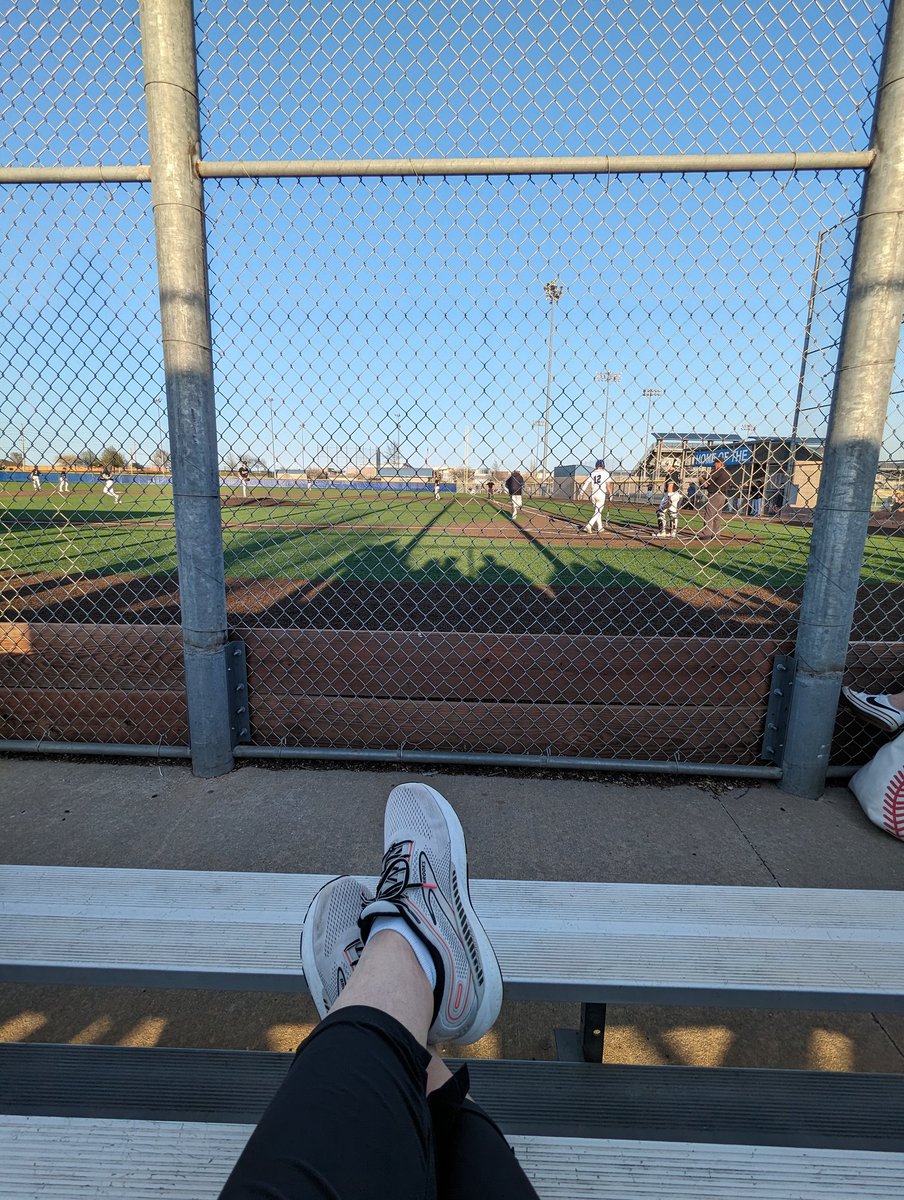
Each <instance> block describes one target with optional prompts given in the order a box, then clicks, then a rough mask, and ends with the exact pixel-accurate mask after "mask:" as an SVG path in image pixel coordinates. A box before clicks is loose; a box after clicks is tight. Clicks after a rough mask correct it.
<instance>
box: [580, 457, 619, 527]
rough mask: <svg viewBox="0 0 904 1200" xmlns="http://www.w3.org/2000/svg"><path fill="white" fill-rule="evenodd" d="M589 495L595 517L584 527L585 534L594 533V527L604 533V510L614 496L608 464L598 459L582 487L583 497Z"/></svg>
mask: <svg viewBox="0 0 904 1200" xmlns="http://www.w3.org/2000/svg"><path fill="white" fill-rule="evenodd" d="M585 494H587V495H589V496H590V502H591V503H592V505H593V516H592V517H591V518H590V520H589V521H588V522H587V524H586V525H585V526H584V532H585V533H593V527H594V525H595V526H596V528H597V531H598V532H599V533H602V532H603V509H604V508H605V507H606V501H607V500H608V499H609V497H610V496H611V495H612V476H611V475H610V474H609V472H608V471H607V470H606V464H605V463H604V462H603V460H602V459H601V458H598V459H597V460H596V462H595V463H594V464H593V470H592V471H591V472H590V474H589V475H588V476H587V478H586V479H585V480H584V482H583V484H582V485H581V495H582V496H583V495H585Z"/></svg>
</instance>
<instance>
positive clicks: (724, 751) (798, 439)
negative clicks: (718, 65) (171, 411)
mask: <svg viewBox="0 0 904 1200" xmlns="http://www.w3.org/2000/svg"><path fill="white" fill-rule="evenodd" d="M858 195H859V181H858V180H857V179H856V178H853V177H851V176H847V175H837V176H835V175H824V174H823V175H818V176H817V175H810V176H795V177H785V178H774V177H771V176H759V177H758V176H749V177H747V176H745V177H736V176H732V177H727V176H710V177H706V178H702V179H701V178H697V179H691V178H683V177H662V178H652V177H640V178H637V177H617V178H614V179H611V180H608V181H607V180H605V179H599V178H589V179H588V178H586V177H580V178H571V179H564V180H563V179H551V178H547V179H523V178H522V179H511V180H505V181H503V182H500V181H498V180H479V181H478V180H444V181H429V182H427V181H408V180H382V181H366V182H355V183H349V182H339V181H322V182H311V181H302V182H294V181H293V182H270V181H268V182H258V183H244V184H242V185H241V186H239V187H236V186H235V185H234V184H232V183H231V182H230V183H224V184H218V185H214V186H212V187H210V188H209V190H208V210H209V216H210V224H211V265H212V276H213V279H214V284H213V311H214V335H215V347H216V355H217V369H218V374H219V383H218V392H219V396H220V405H221V407H220V437H221V443H222V447H223V457H224V460H225V461H227V462H228V463H231V464H232V465H233V466H235V465H237V464H238V463H239V462H240V461H244V462H246V463H247V464H250V466H251V467H252V468H253V474H254V479H253V482H252V484H251V486H250V487H248V488H246V489H245V490H246V491H247V492H248V495H247V496H241V495H239V494H238V493H236V492H234V494H233V495H232V496H229V497H227V499H226V502H225V503H226V507H225V510H224V521H225V528H226V543H227V570H228V574H229V577H230V612H231V617H232V620H233V622H234V623H235V624H236V625H238V626H242V629H243V635H244V636H245V637H246V640H248V641H249V644H250V646H251V647H252V662H254V654H253V650H254V648H255V647H258V648H259V651H260V654H261V658H260V661H259V663H258V671H259V672H262V671H263V670H264V669H265V670H266V679H267V691H268V693H270V694H269V695H268V696H267V698H266V700H265V702H264V704H263V705H262V704H261V702H260V696H259V697H258V701H257V704H256V722H255V725H256V731H257V736H258V738H259V739H261V740H263V741H268V742H280V741H285V740H288V741H290V742H292V741H295V740H299V741H306V740H310V739H311V738H314V739H316V740H317V742H318V743H319V744H328V745H334V746H345V745H372V744H373V737H374V725H373V714H374V712H375V711H378V712H379V722H380V723H379V728H380V740H381V744H384V745H401V744H407V745H410V746H411V745H413V746H415V747H428V748H452V749H457V750H472V751H473V750H477V751H500V750H501V751H509V752H513V753H537V752H542V751H543V750H544V749H551V750H552V751H554V752H556V753H569V754H577V755H588V756H589V755H597V756H598V755H603V756H608V755H611V756H613V757H617V756H622V757H638V758H656V757H674V758H676V759H682V758H685V757H693V756H694V755H695V754H697V755H699V754H705V755H706V761H719V762H723V761H724V762H738V761H745V762H749V761H753V760H755V758H756V756H757V754H758V753H759V739H760V735H761V727H762V712H763V703H764V697H765V695H766V693H767V692H768V660H769V659H770V657H771V653H772V652H774V650H775V648H776V646H778V645H780V644H784V643H787V642H789V641H790V640H791V639H793V634H794V630H795V626H796V615H797V609H798V605H799V602H800V596H801V591H802V586H803V581H804V577H805V571H806V561H807V550H808V542H809V518H810V515H811V513H812V506H813V504H814V502H815V495H816V490H815V489H816V485H817V484H818V477H819V471H820V469H821V459H822V444H823V438H824V435H825V429H826V420H827V413H828V403H829V399H830V395H831V383H832V372H831V370H830V369H826V366H827V364H828V362H829V359H830V358H831V355H830V344H834V345H835V347H836V349H837V339H838V336H839V329H840V321H841V315H842V310H843V304H844V288H843V287H840V286H838V283H837V281H838V280H839V279H846V274H847V270H848V268H849V262H850V248H851V241H850V230H851V228H852V226H853V223H854V222H853V221H852V220H850V218H851V217H852V215H853V211H854V205H855V204H856V201H857V197H858ZM839 223H840V229H841V230H846V231H847V234H846V236H845V237H844V238H842V239H841V240H837V239H836V242H835V243H833V245H832V247H831V253H830V252H829V247H828V246H825V245H824V247H823V255H822V261H821V263H820V267H819V274H818V275H817V274H816V271H815V266H814V248H815V237H814V230H816V231H818V230H819V229H820V228H826V229H827V228H830V227H834V226H836V225H839ZM237 227H238V228H241V230H242V238H241V251H240V252H236V244H235V241H234V239H233V234H232V231H233V230H234V229H235V228H237ZM704 239H705V240H704ZM274 244H276V245H278V246H279V247H280V251H279V254H278V255H276V256H273V255H272V254H270V253H269V248H270V247H271V246H272V245H274ZM828 276H831V280H829V278H828ZM553 277H555V278H556V279H557V281H558V283H557V291H556V295H557V299H556V301H555V311H554V312H553V311H552V310H551V309H552V306H551V302H550V298H549V295H548V293H547V292H546V291H545V289H544V283H545V282H549V281H550V280H551V279H552V278H553ZM814 281H815V285H816V303H815V305H814V314H813V319H812V322H811V342H810V346H811V348H810V350H809V352H808V354H807V357H806V360H805V361H804V362H803V368H802V352H801V336H802V329H803V324H804V321H805V319H806V313H807V298H808V295H809V293H810V288H811V283H812V282H814ZM550 339H551V343H550ZM550 344H551V347H552V359H551V375H550V374H549V371H550V358H549V352H550ZM801 379H802V383H803V389H802V393H801V396H800V400H799V404H798V396H797V388H798V384H799V382H800V381H801ZM547 395H548V400H549V428H548V434H546V432H545V416H546V404H547ZM796 409H799V415H798V417H797V418H796V417H795V410H796ZM795 424H796V431H795V432H794V433H793V434H792V430H795ZM544 438H545V441H546V453H545V456H544ZM792 445H793V447H794V452H793V454H792ZM719 447H723V448H725V450H726V451H727V453H728V454H729V456H730V457H729V462H732V461H733V460H734V459H737V460H738V461H737V464H736V465H733V466H732V467H731V475H732V484H733V486H732V488H731V489H730V494H729V496H728V509H729V513H728V517H729V520H728V523H727V526H726V529H725V536H724V537H723V538H722V540H721V541H719V542H718V543H711V542H707V541H703V540H701V537H700V536H699V535H700V534H701V533H702V526H703V519H702V516H701V514H700V512H699V510H698V509H695V508H694V507H693V506H692V505H691V504H688V503H686V502H685V503H684V504H683V506H682V507H681V508H680V510H679V515H678V518H677V524H678V534H677V536H676V537H675V538H669V539H667V540H666V539H663V540H657V534H658V533H659V526H658V522H657V513H656V508H657V506H658V504H659V501H660V498H661V496H662V494H663V491H664V487H665V482H666V477H667V476H668V475H669V474H672V473H675V474H676V475H677V477H678V478H679V480H680V483H681V487H682V490H683V492H684V494H685V495H687V493H688V491H690V490H691V485H692V484H693V483H694V482H695V481H696V480H698V479H699V477H701V476H702V475H703V474H704V473H705V472H704V470H703V468H702V467H701V465H700V462H699V460H700V457H701V455H702V456H703V457H704V460H705V459H706V455H707V451H709V454H710V456H711V454H712V450H713V448H719ZM598 455H604V456H605V461H606V464H607V468H608V470H609V471H610V472H611V474H612V476H613V484H614V496H613V501H612V504H611V506H610V508H609V510H608V517H607V526H606V529H605V530H604V531H603V532H601V533H599V534H589V535H588V534H587V533H585V532H584V523H585V522H586V521H587V520H588V518H589V517H590V516H591V514H592V511H593V505H592V504H591V503H590V502H589V500H588V499H586V498H584V499H582V498H581V497H580V495H579V488H580V485H581V483H582V482H583V480H584V479H585V478H586V477H587V476H588V472H589V469H590V468H591V467H592V466H593V462H594V460H595V458H596V457H597V456H598ZM791 460H793V463H794V465H793V469H792V468H791V467H790V466H789V462H790V461H791ZM516 468H520V469H521V471H522V472H523V474H524V476H525V498H524V502H523V508H522V509H521V511H520V512H519V514H518V519H517V520H513V519H512V516H511V508H510V506H509V504H508V502H507V496H506V495H505V490H504V481H505V480H506V478H507V477H508V476H509V474H510V472H511V471H513V470H514V469H516ZM434 478H439V479H441V480H443V481H444V482H443V485H442V486H443V487H444V488H445V489H446V491H444V492H441V493H440V496H439V499H438V500H436V499H434V495H433V487H432V481H433V480H434ZM490 483H492V484H494V485H495V486H494V488H493V490H494V492H495V495H494V496H492V497H490V496H489V495H488V485H489V484H490ZM237 484H238V479H237V478H236V479H234V480H233V481H232V486H233V488H235V487H236V486H237ZM453 488H454V492H453ZM651 501H652V502H651ZM732 510H734V511H733V512H732ZM893 554H894V548H893V547H892V549H891V550H890V551H889V550H887V549H883V551H882V555H883V556H884V557H883V561H885V562H886V568H885V569H887V570H893V569H894V568H893V565H892V560H891V558H889V557H888V556H889V555H892V556H893ZM880 575H881V571H880ZM261 629H267V630H269V631H271V632H269V633H268V634H267V635H263V634H260V633H255V632H254V631H255V630H261ZM275 629H293V630H300V629H309V630H324V631H326V630H330V631H343V630H344V631H349V636H345V637H341V638H340V637H336V636H333V637H326V636H321V637H318V638H314V637H308V638H303V637H301V636H300V635H298V636H296V637H295V638H293V639H290V638H288V637H286V636H282V637H279V636H277V635H276V633H275V632H273V631H274V630H275ZM365 632H366V633H367V635H369V636H364V633H365ZM351 634H354V635H355V636H351ZM474 635H479V636H478V637H476V638H475V636H474ZM576 635H584V636H586V635H594V636H596V637H600V636H605V637H608V638H618V639H621V641H620V642H618V643H617V649H616V651H615V652H616V653H617V654H618V655H619V657H618V660H617V661H616V662H614V663H613V662H605V661H601V656H602V657H603V658H605V650H604V647H603V646H602V644H601V643H599V642H596V643H594V642H592V641H590V640H588V642H587V643H586V644H584V643H574V642H568V641H566V639H567V638H574V637H575V636H576ZM880 636H882V635H880ZM884 636H890V632H889V631H886V633H885V634H884ZM700 638H718V639H723V640H724V639H739V638H740V639H748V640H749V641H748V644H747V646H746V648H738V647H734V648H732V646H731V645H730V644H729V643H727V642H724V641H723V643H722V644H721V645H720V647H719V648H718V650H717V648H716V646H715V645H713V646H712V647H711V648H710V649H711V652H712V653H720V654H728V655H731V654H734V655H736V656H737V657H740V656H744V655H746V656H747V657H748V658H749V677H748V678H747V679H744V680H743V681H742V686H741V688H740V691H741V699H740V701H739V699H738V695H737V691H738V688H739V675H743V674H744V671H743V670H742V671H740V672H739V669H738V662H737V660H736V659H730V660H729V661H726V662H723V663H721V664H718V665H716V666H713V665H712V664H709V665H707V666H706V667H705V668H704V667H703V665H702V664H701V663H700V662H699V656H700V654H701V653H703V652H704V651H705V647H701V644H700V643H699V642H697V641H696V640H692V639H700ZM657 639H664V640H657ZM676 639H686V640H685V642H684V644H683V645H680V644H678V643H677V642H676ZM752 639H756V645H754V644H753V641H752ZM280 647H282V648H284V649H286V652H285V653H280V652H279V650H280ZM290 648H291V649H290ZM612 648H613V647H606V648H605V649H612ZM387 659H391V661H390V662H387ZM568 659H570V660H571V661H570V663H569V670H568V672H567V673H565V674H563V669H562V664H563V660H568ZM337 660H338V665H337ZM575 675H577V676H578V678H579V679H580V680H582V682H576V681H575ZM582 688H583V689H586V691H584V692H582ZM581 701H584V702H592V703H593V704H594V705H596V706H599V705H602V706H603V708H602V709H600V708H599V707H595V708H591V709H587V710H585V712H584V713H582V712H580V711H578V710H577V709H576V708H574V707H570V708H569V707H568V706H569V705H572V706H573V705H574V704H575V703H581ZM654 709H655V710H656V712H655V714H653V713H652V710H654ZM659 718H661V719H659ZM440 740H441V741H442V747H440V746H439V745H438V742H439V741H440Z"/></svg>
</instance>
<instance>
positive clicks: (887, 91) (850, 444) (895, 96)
mask: <svg viewBox="0 0 904 1200" xmlns="http://www.w3.org/2000/svg"><path fill="white" fill-rule="evenodd" d="M872 145H873V146H874V147H875V148H876V150H877V155H876V159H875V163H874V165H873V167H872V168H871V169H870V171H869V172H868V174H867V177H866V180H865V183H864V190H863V200H862V203H861V208H860V220H859V222H858V228H857V237H856V241H855V243H854V255H853V260H852V263H851V278H850V285H849V289H848V297H847V306H846V309H845V315H844V326H843V329H842V335H841V345H840V348H839V358H838V368H837V372H836V376H835V387H834V394H833V397H832V409H831V415H830V418H829V429H828V436H827V439H826V449H825V460H824V464H823V472H822V480H821V485H820V489H819V498H818V500H817V504H816V513H815V518H814V524H813V537H812V541H811V545H810V556H809V563H808V569H807V579H806V584H805V587H804V596H803V603H802V606H801V614H800V627H799V632H798V637H797V652H796V655H797V673H796V678H795V683H794V695H793V698H792V701H791V712H790V715H789V719H788V730H787V737H786V741H785V754H784V760H783V763H782V768H783V775H782V784H781V786H782V789H783V790H784V791H786V792H790V793H791V794H792V795H795V796H804V797H807V798H810V799H815V798H816V797H817V796H819V795H820V794H821V792H822V790H823V788H824V786H825V778H826V768H827V766H828V761H829V752H830V749H831V741H832V729H833V726H834V722H835V711H836V708H837V705H838V697H839V693H840V691H841V681H842V674H843V671H844V664H845V658H846V655H847V648H848V640H849V637H850V631H851V625H852V623H853V616H854V603H855V600H856V594H857V584H858V579H859V574H860V567H861V563H862V560H863V550H864V546H865V543H866V535H867V522H868V520H869V515H870V510H871V507H872V497H873V489H874V486H875V480H876V470H877V467H878V464H879V454H880V450H881V445H882V437H883V432H884V428H885V421H886V416H887V410H888V400H889V395H890V391H891V382H892V376H893V372H894V365H895V356H896V353H897V348H898V339H899V336H900V330H901V316H902V310H904V4H901V3H893V4H892V6H891V9H890V12H889V18H888V26H887V32H886V40H885V54H884V60H883V64H882V70H881V73H880V76H879V89H878V93H877V98H876V110H875V118H874V121H873V131H872Z"/></svg>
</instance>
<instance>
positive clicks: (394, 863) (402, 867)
mask: <svg viewBox="0 0 904 1200" xmlns="http://www.w3.org/2000/svg"><path fill="white" fill-rule="evenodd" d="M434 887H436V884H433V883H422V882H421V881H420V880H417V879H416V880H412V878H411V842H409V841H404V842H393V843H392V845H391V846H390V847H389V849H388V850H387V851H386V853H385V854H384V855H383V873H382V875H381V876H380V881H379V883H378V884H377V892H376V895H377V899H378V900H401V899H402V896H403V895H404V893H405V892H406V891H408V890H409V889H410V888H434Z"/></svg>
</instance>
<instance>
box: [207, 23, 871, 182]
mask: <svg viewBox="0 0 904 1200" xmlns="http://www.w3.org/2000/svg"><path fill="white" fill-rule="evenodd" d="M197 12H198V50H199V60H200V65H201V72H200V78H201V89H202V94H203V97H204V99H203V113H204V117H205V145H206V148H207V150H206V152H207V156H208V157H209V158H213V159H220V158H222V159H226V158H251V159H290V158H384V157H385V158H392V157H396V156H407V155H412V156H421V155H423V156H428V155H439V156H451V155H462V156H471V155H494V156H506V155H516V156H517V155H530V154H543V153H545V154H572V155H578V154H588V153H589V154H602V153H612V154H619V153H631V152H634V153H694V152H698V151H699V152H707V153H708V152H712V151H715V150H724V151H731V152H737V151H742V150H760V149H770V150H783V149H786V148H791V149H800V148H801V147H802V146H807V147H808V148H813V149H821V150H823V149H848V148H850V147H852V146H857V147H859V146H860V145H862V144H863V142H864V124H863V122H864V118H865V117H868V115H869V113H870V112H871V97H870V89H871V88H872V87H873V85H874V82H875V74H876V59H877V58H878V55H879V52H880V45H881V30H882V28H883V27H884V6H883V10H882V11H881V12H880V13H878V14H877V13H876V12H875V11H874V10H872V9H871V8H870V7H869V6H868V5H866V4H862V3H851V2H850V0H820V3H818V4H805V3H788V2H787V0H783V2H782V3H780V4H775V3H773V2H772V0H730V2H729V3H726V4H720V5H718V6H712V5H698V4H685V5H676V6H674V7H672V8H666V7H665V6H654V5H641V6H638V5H630V4H627V3H618V4H614V5H606V6H599V7H597V8H593V9H591V8H589V7H587V8H582V7H581V6H577V5H570V4H563V3H553V4H548V3H541V2H540V0H528V2H527V3H524V4H517V5H515V4H503V5H499V4H491V3H489V2H488V0H465V2H464V3H450V2H449V0H439V2H437V0H416V2H414V3H407V4H402V3H399V2H398V0H382V2H381V3H379V4H377V5H372V6H362V5H359V4H355V3H345V2H343V0H336V2H335V3H332V4H327V5H317V6H304V5H297V4H293V3H292V2H291V0H283V2H280V0H251V2H248V0H242V2H241V3H240V2H239V0H201V2H200V3H199V4H198V6H197Z"/></svg>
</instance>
